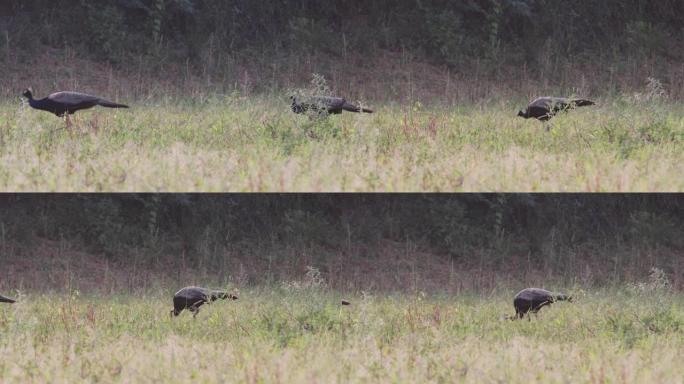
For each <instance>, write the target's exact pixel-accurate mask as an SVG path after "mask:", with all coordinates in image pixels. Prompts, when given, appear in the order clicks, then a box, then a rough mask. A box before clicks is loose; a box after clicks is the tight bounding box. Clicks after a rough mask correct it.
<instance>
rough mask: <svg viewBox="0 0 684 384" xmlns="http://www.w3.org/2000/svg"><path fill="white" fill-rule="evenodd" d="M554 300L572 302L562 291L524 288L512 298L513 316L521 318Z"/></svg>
mask: <svg viewBox="0 0 684 384" xmlns="http://www.w3.org/2000/svg"><path fill="white" fill-rule="evenodd" d="M556 301H569V302H572V297H570V296H568V295H565V294H563V293H553V292H550V291H547V290H546V289H541V288H525V289H523V290H522V291H520V292H518V294H517V295H515V298H514V299H513V305H514V306H515V316H514V317H513V319H515V317H518V318H520V319H522V318H523V317H524V316H525V315H526V314H527V315H528V319H529V313H530V312H532V313H537V312H538V311H539V310H540V309H541V308H542V307H543V306H545V305H549V304H551V303H554V302H556Z"/></svg>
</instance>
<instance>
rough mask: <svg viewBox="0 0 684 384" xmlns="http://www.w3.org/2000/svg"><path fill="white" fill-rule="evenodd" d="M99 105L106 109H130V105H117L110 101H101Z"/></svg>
mask: <svg viewBox="0 0 684 384" xmlns="http://www.w3.org/2000/svg"><path fill="white" fill-rule="evenodd" d="M97 104H98V105H99V106H101V107H105V108H130V107H129V106H128V105H125V104H118V103H115V102H113V101H109V100H100V101H98V103H97Z"/></svg>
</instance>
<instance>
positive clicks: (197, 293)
mask: <svg viewBox="0 0 684 384" xmlns="http://www.w3.org/2000/svg"><path fill="white" fill-rule="evenodd" d="M218 299H223V300H225V299H232V300H237V299H238V297H237V296H236V295H233V294H231V293H228V292H225V291H216V290H212V289H207V288H202V287H185V288H182V289H181V290H180V291H178V292H176V294H175V295H173V309H172V310H171V314H172V315H173V316H178V315H179V314H180V313H181V312H182V311H183V310H184V309H187V310H189V311H190V312H192V313H193V315H194V316H197V313H198V312H199V307H201V306H202V305H204V304H205V303H211V302H213V301H216V300H218Z"/></svg>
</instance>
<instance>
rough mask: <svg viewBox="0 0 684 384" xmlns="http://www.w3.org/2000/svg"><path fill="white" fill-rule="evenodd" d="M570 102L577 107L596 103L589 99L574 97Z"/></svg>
mask: <svg viewBox="0 0 684 384" xmlns="http://www.w3.org/2000/svg"><path fill="white" fill-rule="evenodd" d="M572 104H574V105H575V106H578V107H586V106H589V105H596V103H595V102H593V101H591V100H587V99H574V100H572Z"/></svg>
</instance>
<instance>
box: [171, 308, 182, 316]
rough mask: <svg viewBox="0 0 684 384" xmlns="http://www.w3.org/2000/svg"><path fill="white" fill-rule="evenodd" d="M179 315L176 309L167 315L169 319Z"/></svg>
mask: <svg viewBox="0 0 684 384" xmlns="http://www.w3.org/2000/svg"><path fill="white" fill-rule="evenodd" d="M179 314H180V311H178V310H177V309H176V308H174V309H172V310H171V312H170V313H169V316H170V317H173V316H178V315H179Z"/></svg>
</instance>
